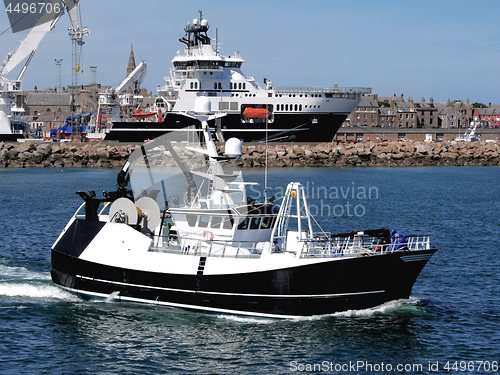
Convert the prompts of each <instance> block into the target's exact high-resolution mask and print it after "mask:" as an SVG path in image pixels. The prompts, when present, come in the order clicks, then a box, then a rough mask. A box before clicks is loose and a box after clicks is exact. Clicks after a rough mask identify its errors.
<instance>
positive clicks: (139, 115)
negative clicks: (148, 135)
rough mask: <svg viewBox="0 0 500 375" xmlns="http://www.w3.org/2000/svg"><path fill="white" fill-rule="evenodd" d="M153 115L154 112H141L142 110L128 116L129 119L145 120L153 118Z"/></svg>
mask: <svg viewBox="0 0 500 375" xmlns="http://www.w3.org/2000/svg"><path fill="white" fill-rule="evenodd" d="M155 115H156V113H155V112H142V110H140V109H136V110H135V113H132V114H131V115H130V117H132V118H137V119H145V118H149V117H153V116H155Z"/></svg>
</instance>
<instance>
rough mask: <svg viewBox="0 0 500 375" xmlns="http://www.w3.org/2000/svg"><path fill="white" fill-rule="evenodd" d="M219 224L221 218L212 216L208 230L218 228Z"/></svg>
mask: <svg viewBox="0 0 500 375" xmlns="http://www.w3.org/2000/svg"><path fill="white" fill-rule="evenodd" d="M221 223H222V217H221V216H214V217H213V218H212V222H211V223H210V228H211V229H217V228H220V225H221Z"/></svg>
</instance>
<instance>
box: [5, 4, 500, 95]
mask: <svg viewBox="0 0 500 375" xmlns="http://www.w3.org/2000/svg"><path fill="white" fill-rule="evenodd" d="M80 4H81V13H82V24H83V26H87V27H89V28H90V30H91V34H90V35H89V36H88V37H87V38H86V44H85V46H84V49H83V54H82V69H83V74H81V75H80V76H79V83H83V84H86V83H90V82H91V81H92V74H91V71H90V69H89V67H90V66H97V74H96V77H97V79H96V80H97V82H99V83H101V84H103V85H114V86H116V85H118V84H119V83H120V82H121V81H122V80H123V79H124V78H125V76H126V69H127V63H128V57H129V52H130V45H133V46H134V53H135V57H136V63H139V61H140V60H141V59H144V60H146V62H147V64H148V74H147V77H146V79H145V81H144V84H143V86H144V87H146V88H147V89H148V91H152V92H153V93H155V90H156V88H157V86H158V85H159V84H163V77H164V76H166V75H168V74H169V70H170V67H171V60H172V58H173V57H174V55H175V54H176V52H177V50H179V49H182V48H183V45H182V44H181V43H180V42H179V41H178V39H179V38H180V37H182V36H183V35H184V27H185V25H186V24H187V22H191V21H192V20H193V18H196V17H197V16H198V10H202V11H203V16H204V18H206V19H207V20H208V21H209V24H210V25H211V28H210V33H211V36H212V37H213V38H215V30H216V29H218V36H219V42H220V43H221V45H222V52H223V54H228V55H230V54H232V53H234V52H235V51H240V52H241V55H242V57H243V58H244V59H245V60H246V62H245V64H244V65H243V68H242V70H243V71H244V73H245V74H246V75H249V76H253V77H254V78H255V79H256V80H257V81H258V82H262V80H263V78H264V77H266V78H268V79H270V80H272V81H273V82H274V83H275V84H276V85H277V86H327V87H329V86H333V85H334V84H336V83H337V84H338V85H339V86H356V87H357V86H362V87H371V88H372V89H373V92H374V93H376V94H379V95H393V94H396V95H398V96H399V95H400V94H401V93H403V94H404V96H405V98H408V97H409V96H411V97H413V98H414V99H415V100H420V99H421V98H422V97H424V98H425V99H426V100H429V98H430V97H431V96H432V97H434V100H435V101H447V100H448V99H451V100H457V99H458V100H464V101H465V100H466V99H467V98H469V99H470V101H471V103H473V102H482V103H485V104H488V103H490V102H491V103H492V104H500V97H499V89H498V88H499V84H500V73H499V65H500V64H499V63H500V26H499V24H498V15H499V14H500V1H498V0H489V1H481V0H476V1H463V0H454V1H448V0H434V1H428V0H421V1H400V0H398V1H391V0H389V1H382V0H380V1H372V0H357V1H348V0H342V1H340V0H324V1H318V0H316V1H315V0H310V1H295V0H287V1H281V0H279V1H271V0H266V1H262V0H252V1H243V0H232V1H226V0H220V1H200V0H198V1H195V0H182V1H173V0H144V1H138V0H120V1H111V0H105V1H103V0H81V2H80ZM8 27H9V23H8V18H7V14H6V13H5V11H3V12H0V33H2V32H4V31H5V30H6V29H8ZM69 27H70V22H69V19H68V17H67V16H66V15H64V16H63V18H61V20H59V22H58V24H57V26H56V28H55V29H54V30H52V31H51V32H50V33H49V34H47V36H46V37H45V38H44V40H42V42H41V43H40V46H39V48H38V51H37V53H36V54H35V57H34V58H33V60H32V62H31V64H30V66H29V68H28V70H27V72H26V73H25V75H24V79H23V88H24V89H27V90H29V89H33V87H34V86H35V85H37V87H38V88H39V89H43V88H46V87H54V86H57V74H56V66H55V63H54V59H63V65H62V84H63V86H65V85H67V84H70V83H71V42H70V40H69V37H68V35H67V29H68V28H69ZM22 36H23V33H16V34H13V33H12V32H11V31H10V30H9V31H7V32H5V33H3V34H2V35H1V36H0V46H1V48H0V54H1V57H2V58H3V56H4V55H5V53H6V52H9V51H10V50H11V48H13V47H14V46H15V45H16V42H17V41H18V40H19V39H20V38H21V37H22ZM18 70H19V69H16V70H15V71H14V72H12V73H11V74H10V75H9V78H15V77H16V76H17V72H18Z"/></svg>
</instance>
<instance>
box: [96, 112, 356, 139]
mask: <svg viewBox="0 0 500 375" xmlns="http://www.w3.org/2000/svg"><path fill="white" fill-rule="evenodd" d="M347 116H348V114H334V113H323V114H293V115H287V114H279V115H277V114H275V115H274V118H273V121H270V122H268V124H267V131H266V123H265V122H264V121H262V120H255V121H254V122H242V120H241V115H239V114H238V115H236V114H234V115H233V114H228V115H227V116H225V117H223V118H222V119H221V120H220V121H221V124H220V126H218V125H217V124H215V122H214V121H212V122H209V125H210V127H212V128H216V129H217V128H220V131H221V133H222V135H223V137H224V139H225V140H228V139H229V138H232V137H235V138H238V139H243V140H244V141H245V142H254V141H263V140H265V139H266V136H267V138H268V140H271V141H272V140H280V141H296V142H330V141H331V140H333V138H334V137H335V134H336V133H337V131H338V129H339V128H340V126H341V125H342V122H343V121H344V120H345V119H346V117H347ZM190 125H196V126H199V123H198V122H197V121H193V120H192V119H190V118H189V117H186V116H184V115H182V114H176V113H167V114H166V115H165V119H164V121H163V122H138V121H134V122H114V123H113V127H112V128H111V129H110V130H109V133H107V134H106V138H105V139H106V141H119V142H144V141H146V140H151V139H154V138H157V137H159V136H161V135H164V134H165V133H167V132H171V131H175V130H180V129H183V128H186V127H187V126H190Z"/></svg>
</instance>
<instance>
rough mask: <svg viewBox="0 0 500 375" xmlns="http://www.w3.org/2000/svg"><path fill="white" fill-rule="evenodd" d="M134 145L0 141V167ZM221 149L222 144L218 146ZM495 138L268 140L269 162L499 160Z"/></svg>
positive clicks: (76, 159) (261, 150) (114, 160)
mask: <svg viewBox="0 0 500 375" xmlns="http://www.w3.org/2000/svg"><path fill="white" fill-rule="evenodd" d="M139 146H140V145H139V144H118V143H117V144H109V143H104V142H103V143H76V142H75V143H36V142H34V143H30V142H29V141H28V142H24V143H0V168H30V167H54V168H120V167H122V166H123V165H124V163H125V161H126V160H127V158H128V156H129V155H130V153H131V152H132V151H134V150H135V149H136V148H138V147H139ZM219 151H220V153H223V151H224V148H223V147H222V148H219ZM499 155H500V143H495V142H419V141H401V142H398V141H384V142H381V143H374V142H342V141H340V142H328V143H316V144H312V143H309V144H300V143H287V144H283V143H271V144H269V145H268V148H267V156H268V157H267V165H268V166H269V167H410V166H464V165H500V157H499ZM232 163H233V164H234V165H236V166H240V167H264V166H265V165H266V146H265V145H264V144H260V143H259V144H253V143H250V144H244V145H243V155H242V156H241V159H239V160H235V161H233V162H232Z"/></svg>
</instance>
